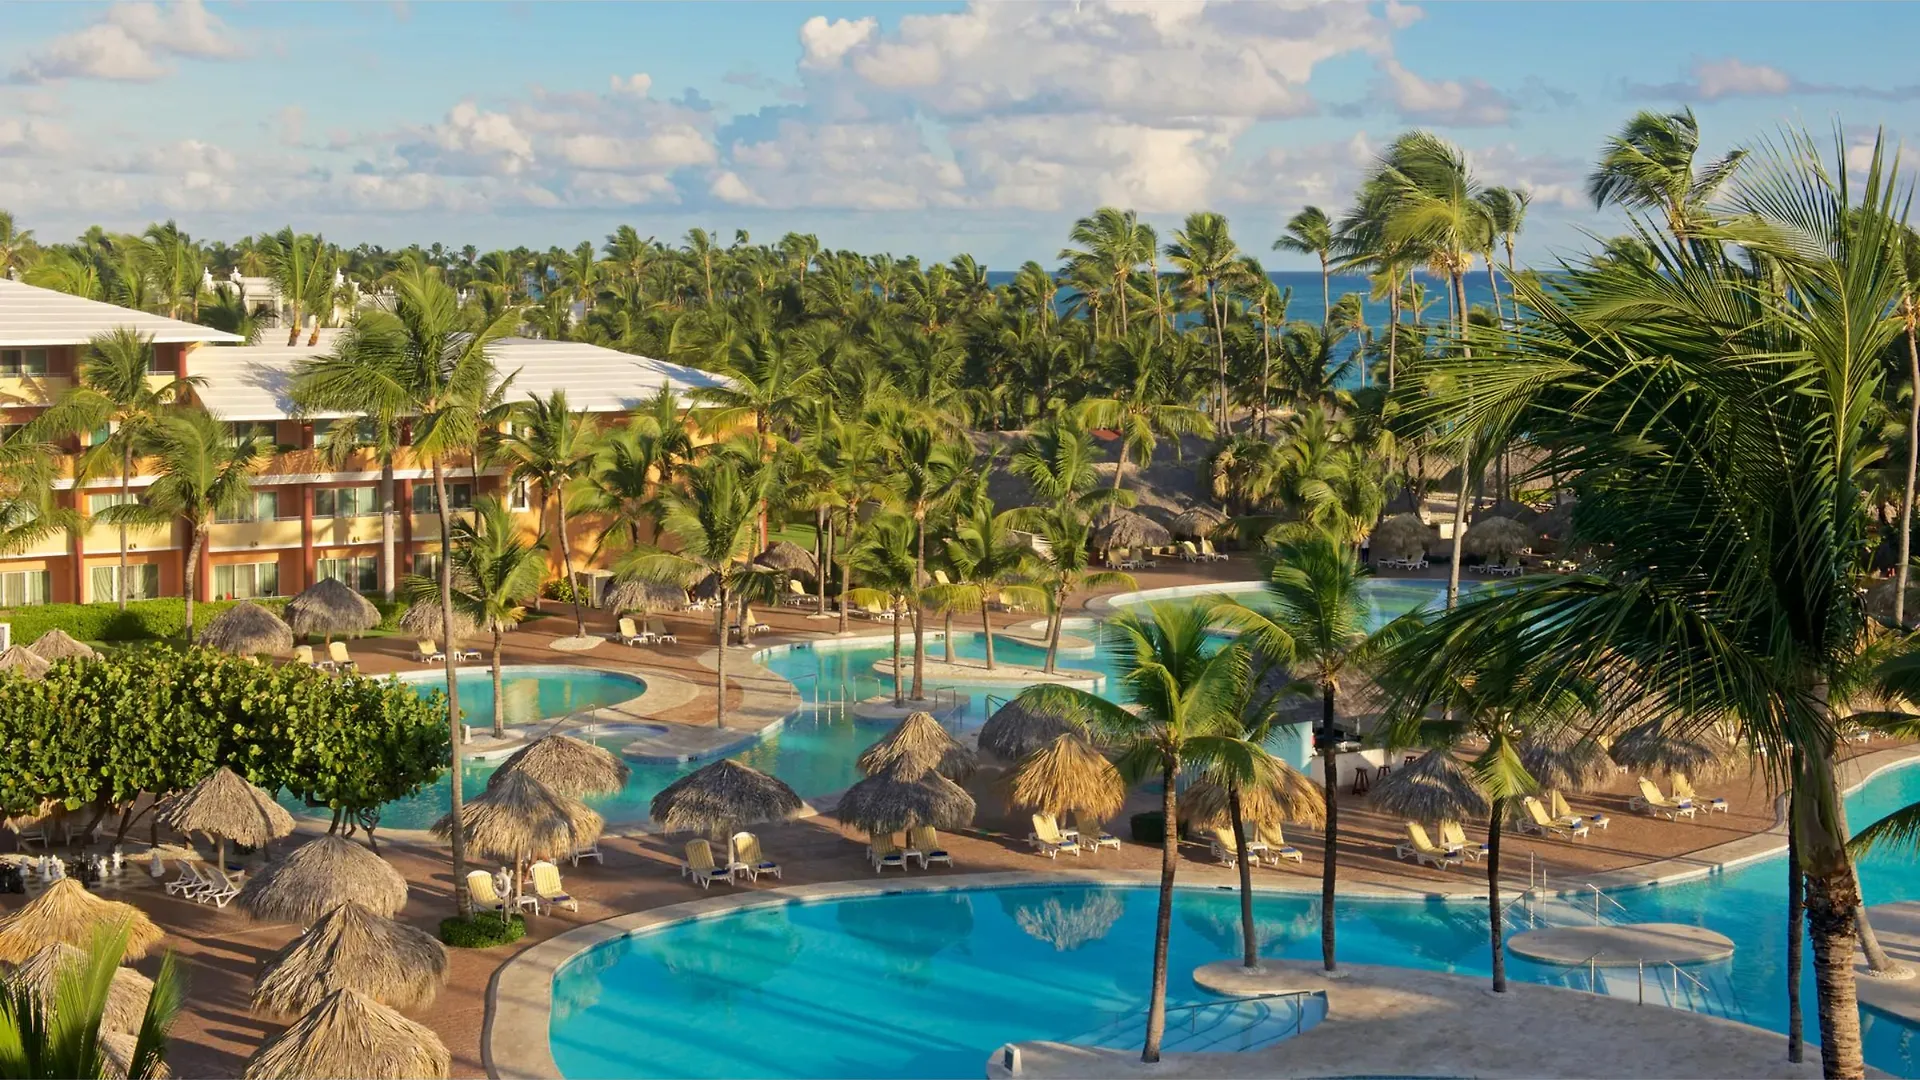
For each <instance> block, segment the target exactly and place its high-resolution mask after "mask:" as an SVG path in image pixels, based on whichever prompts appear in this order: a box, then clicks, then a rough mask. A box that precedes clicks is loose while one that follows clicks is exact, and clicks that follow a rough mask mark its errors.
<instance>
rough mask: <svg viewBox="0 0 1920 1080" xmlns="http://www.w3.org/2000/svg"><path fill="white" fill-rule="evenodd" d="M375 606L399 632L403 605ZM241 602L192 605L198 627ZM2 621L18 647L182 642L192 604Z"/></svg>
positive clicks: (74, 609) (69, 610)
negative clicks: (63, 640)
mask: <svg viewBox="0 0 1920 1080" xmlns="http://www.w3.org/2000/svg"><path fill="white" fill-rule="evenodd" d="M369 599H372V600H373V606H374V607H376V608H379V609H380V629H382V630H397V629H399V626H400V616H401V614H402V613H403V612H405V611H406V610H407V605H406V603H405V602H403V601H395V602H393V603H391V604H389V603H387V602H386V601H384V600H379V599H374V598H372V597H369ZM244 602H245V601H240V600H207V601H202V602H201V603H197V604H195V605H193V623H194V626H196V627H204V626H206V625H207V623H209V622H211V621H213V617H214V616H216V615H218V614H220V613H221V612H223V611H225V610H227V609H228V608H230V607H232V606H233V605H235V604H238V603H244ZM252 602H253V603H256V604H259V605H260V606H261V607H264V608H266V609H268V610H269V611H272V612H274V613H275V614H279V613H280V611H281V609H283V608H285V607H286V606H287V601H286V599H285V598H284V597H273V598H269V599H265V600H255V601H252ZM0 622H8V623H12V624H13V640H14V641H15V643H17V644H21V645H30V644H32V643H33V642H35V641H37V640H39V638H40V635H42V634H44V633H46V632H47V631H49V630H52V629H54V628H55V627H58V628H59V629H61V630H65V631H66V632H67V633H69V634H72V635H73V636H74V637H76V638H79V639H80V640H81V641H145V640H152V639H156V638H157V639H168V638H178V637H180V636H181V634H182V633H184V632H185V630H186V626H187V602H186V601H185V600H182V599H180V598H179V597H177V596H169V597H164V598H162V599H159V600H134V601H132V602H130V603H128V604H127V606H126V610H124V611H123V610H121V608H120V605H118V604H115V603H112V602H108V603H104V604H35V605H33V606H32V607H18V608H12V609H9V610H5V611H0Z"/></svg>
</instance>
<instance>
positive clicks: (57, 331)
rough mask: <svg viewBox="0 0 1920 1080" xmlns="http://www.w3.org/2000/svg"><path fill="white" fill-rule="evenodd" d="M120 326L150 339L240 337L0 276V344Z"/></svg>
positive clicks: (42, 341) (52, 340)
mask: <svg viewBox="0 0 1920 1080" xmlns="http://www.w3.org/2000/svg"><path fill="white" fill-rule="evenodd" d="M122 327H125V328H126V329H129V330H137V331H139V332H140V333H142V334H146V335H148V336H150V337H152V338H153V340H154V341H156V342H182V341H231V342H237V341H240V340H242V339H241V338H240V337H238V336H236V335H234V334H229V333H226V332H225V331H222V330H215V329H214V328H212V327H210V326H199V325H197V324H195V323H190V322H182V321H181V320H179V319H169V318H167V317H166V316H165V315H153V314H150V313H148V312H145V311H135V310H133V309H132V308H123V307H120V306H118V305H116V304H103V303H101V302H100V301H98V300H88V299H85V298H84V297H79V296H70V295H68V294H67V293H63V292H56V291H55V290H53V289H42V288H39V287H38V286H34V285H28V284H27V283H26V282H24V281H14V280H12V279H10V278H4V277H0V346H8V347H14V346H20V345H85V344H86V343H87V342H89V341H92V340H93V338H94V336H95V335H97V334H104V333H107V332H109V331H113V330H118V329H121V328H122Z"/></svg>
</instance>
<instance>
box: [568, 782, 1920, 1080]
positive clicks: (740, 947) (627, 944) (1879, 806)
mask: <svg viewBox="0 0 1920 1080" xmlns="http://www.w3.org/2000/svg"><path fill="white" fill-rule="evenodd" d="M1915 800H1920V766H1907V767H1904V768H1901V769H1897V770H1892V771H1889V772H1885V773H1882V774H1880V775H1879V776H1878V777H1876V778H1875V779H1874V780H1873V781H1872V782H1871V783H1870V784H1869V785H1868V786H1867V787H1865V788H1863V789H1862V790H1861V791H1859V792H1856V793H1855V794H1854V795H1853V796H1852V797H1851V798H1850V799H1849V800H1848V807H1847V810H1848V815H1849V819H1850V820H1851V821H1853V822H1855V823H1856V824H1864V823H1865V822H1869V821H1872V820H1874V819H1875V818H1877V817H1879V816H1880V815H1882V814H1883V813H1885V812H1887V811H1888V810H1891V809H1893V808H1895V807H1897V806H1901V805H1904V804H1906V803H1908V802H1912V801H1915ZM1914 869H1915V868H1914V864H1913V861H1912V860H1911V859H1910V858H1907V857H1903V856H1893V855H1874V856H1870V857H1869V858H1868V859H1867V860H1865V862H1864V864H1863V865H1862V869H1861V875H1862V885H1863V888H1864V890H1865V893H1866V896H1867V898H1868V900H1869V902H1870V903H1885V902H1889V901H1893V900H1903V899H1913V898H1917V897H1920V875H1916V874H1915V873H1914ZM1784 876H1785V863H1784V859H1779V858H1776V859H1768V860H1763V861H1761V862H1757V863H1753V864H1750V865H1748V866H1745V867H1742V868H1739V869H1735V870H1731V871H1728V872H1725V873H1721V874H1718V875H1716V876H1713V877H1708V878H1701V879H1698V880H1695V881H1691V882H1686V883H1681V884H1676V885H1668V886H1662V887H1650V888H1643V889H1633V890H1624V891H1621V892H1619V893H1616V894H1614V895H1616V896H1617V898H1618V899H1619V900H1620V901H1621V902H1622V903H1624V904H1625V905H1626V906H1627V908H1628V910H1629V912H1630V915H1629V916H1628V917H1630V918H1631V919H1633V920H1635V921H1641V920H1665V921H1672V922H1680V923H1688V924H1694V925H1702V926H1707V927H1711V928H1712V929H1715V930H1718V931H1720V932H1721V933H1724V934H1726V935H1728V936H1729V937H1731V938H1733V940H1734V942H1735V952H1734V955H1733V957H1732V958H1731V959H1730V960H1727V961H1722V962H1719V963H1714V964H1706V965H1700V966H1697V967H1694V968H1691V969H1689V970H1690V971H1691V972H1692V973H1693V974H1694V975H1695V977H1697V978H1699V979H1700V980H1701V981H1702V982H1703V983H1705V984H1706V989H1705V990H1700V989H1697V988H1695V987H1694V986H1693V984H1691V983H1688V982H1685V981H1683V982H1682V991H1681V993H1680V994H1679V995H1678V996H1677V997H1674V998H1673V1002H1672V1003H1673V1004H1676V1005H1679V1006H1682V1007H1687V1008H1694V1009H1698V1010H1700V1011H1704V1012H1710V1013H1713V1014H1715V1015H1720V1016H1726V1017H1730V1018H1732V1019H1736V1020H1741V1021H1744V1022H1746V1023H1751V1024H1757V1025H1760V1026H1762V1027H1767V1028H1771V1029H1774V1030H1785V1024H1786V991H1785V988H1784V986H1783V985H1782V984H1781V979H1780V976H1779V972H1781V971H1782V970H1783V969H1784V964H1785V961H1784V946H1785V932H1784V922H1785V917H1786V912H1785V906H1786V905H1785V888H1784ZM1237 905H1238V901H1237V897H1236V894H1234V893H1233V892H1232V891H1230V890H1228V891H1220V890H1214V889H1187V890H1182V891H1181V892H1180V893H1178V895H1177V899H1176V904H1175V911H1174V918H1173V936H1172V956H1171V965H1172V966H1171V969H1170V970H1171V972H1172V977H1171V978H1170V980H1169V996H1170V998H1171V1000H1172V1001H1173V1002H1175V1003H1176V1004H1178V1003H1191V1002H1197V1001H1201V1000H1204V995H1202V994H1201V993H1200V992H1199V991H1197V990H1196V989H1195V988H1194V987H1193V985H1192V983H1191V981H1190V980H1189V979H1188V978H1187V977H1186V973H1187V972H1189V971H1191V970H1192V969H1193V968H1194V967H1196V966H1198V965H1200V964H1202V963H1206V962H1208V961H1211V960H1216V959H1220V958H1222V957H1226V956H1232V955H1236V954H1237V952H1238V949H1239V923H1238V906H1237ZM1154 909H1155V894H1154V891H1153V890H1152V889H1150V888H1102V887H1097V886H1049V887H1034V888H1018V889H969V890H956V891H952V892H944V893H898V894H894V895H883V896H875V897H866V898H860V899H853V900H842V901H830V902H822V903H811V904H807V903H789V904H783V905H778V906H773V907H767V908H761V909H756V910H751V911H745V912H741V913H737V914H732V915H725V916H720V917H717V918H708V919H701V920H697V921H693V922H686V923H681V924H677V925H674V926H669V927H667V928H665V929H663V930H660V931H657V932H654V933H651V934H643V935H637V936H634V937H629V938H623V939H619V940H615V941H611V942H607V943H605V944H603V945H601V946H597V947H595V948H593V949H591V950H589V951H587V952H585V953H583V954H581V955H580V956H579V957H577V958H575V960H574V961H573V962H571V963H570V964H568V965H567V966H566V967H564V968H562V969H561V971H560V972H559V973H558V974H557V975H556V976H555V978H554V986H553V998H554V1009H553V1016H552V1021H551V1028H550V1038H551V1041H552V1047H553V1053H554V1058H555V1061H556V1062H557V1063H558V1065H559V1067H560V1071H561V1073H562V1074H563V1075H565V1076H567V1077H570V1078H572V1080H584V1078H589V1077H630V1076H647V1077H710V1076H748V1077H780V1076H796V1077H806V1076H846V1077H870V1076H919V1077H977V1076H979V1075H980V1070H981V1067H982V1064H983V1063H984V1062H985V1060H986V1058H987V1056H988V1055H989V1054H991V1053H992V1052H993V1051H994V1049H995V1048H997V1047H998V1046H1000V1045H1001V1044H1003V1043H1006V1042H1009V1041H1016V1040H1022V1039H1041V1038H1046V1039H1068V1040H1072V1039H1075V1038H1076V1037H1077V1036H1084V1035H1088V1034H1092V1033H1095V1032H1098V1031H1100V1030H1102V1029H1106V1028H1111V1026H1112V1025H1114V1024H1115V1023H1116V1022H1120V1021H1124V1020H1126V1019H1128V1018H1130V1017H1133V1016H1136V1015H1137V1014H1138V1013H1140V1012H1141V1011H1142V1010H1144V1008H1145V1006H1146V998H1147V981H1148V976H1149V966H1150V964H1151V960H1152V955H1151V954H1152V940H1153V938H1152V934H1153V919H1154ZM1255 916H1256V920H1257V922H1258V926H1259V932H1260V935H1261V938H1262V941H1263V945H1262V952H1263V953H1265V954H1266V955H1269V956H1280V957H1288V958H1293V959H1303V960H1304V959H1314V958H1317V957H1318V956H1319V949H1320V942H1319V926H1320V921H1319V901H1318V899H1317V898H1312V897H1279V896H1262V897H1259V898H1258V899H1257V900H1256V901H1255ZM1337 918H1338V933H1339V950H1340V957H1341V959H1342V960H1344V961H1346V962H1349V963H1361V964H1368V963H1371V964H1397V965H1402V966H1407V967H1415V968H1423V969H1428V970H1436V971H1447V972H1454V973H1458V974H1463V975H1482V976H1484V975H1485V974H1486V972H1487V970H1488V958H1487V946H1486V926H1487V923H1486V910H1485V906H1484V903H1483V902H1480V903H1477V902H1472V901H1464V902H1443V901H1429V902H1396V901H1384V900H1343V901H1341V903H1340V905H1339V911H1338V916H1337ZM1507 970H1508V975H1509V977H1510V978H1513V979H1516V980H1528V981H1534V982H1541V983H1549V984H1554V985H1562V986H1572V987H1577V988H1580V989H1587V988H1588V986H1587V973H1586V972H1585V971H1584V970H1578V969H1568V968H1562V967H1552V966H1546V965H1538V964H1533V963H1529V962H1527V961H1525V960H1522V959H1519V958H1517V957H1512V956H1509V957H1508V960H1507ZM1600 983H1601V985H1600V987H1599V989H1601V990H1602V991H1605V992H1610V993H1614V994H1620V995H1626V996H1632V995H1633V994H1634V993H1635V980H1634V974H1633V973H1632V972H1622V973H1618V974H1612V975H1610V974H1607V973H1602V974H1601V976H1600ZM1802 993H1803V994H1804V995H1805V1001H1806V1002H1807V1009H1808V1031H1809V1035H1810V1036H1811V1035H1814V1034H1817V1033H1816V1032H1815V1031H1814V1021H1813V1018H1812V1016H1813V1008H1812V1002H1813V975H1812V963H1811V960H1810V959H1809V961H1808V964H1807V973H1806V979H1805V985H1804V986H1803V988H1802ZM1670 996H1672V992H1671V990H1670V989H1669V988H1667V987H1666V986H1665V984H1660V985H1656V986H1652V987H1650V989H1649V991H1648V999H1649V1001H1650V1002H1659V1003H1666V1002H1667V1000H1668V998H1669V997H1670ZM1865 1038H1866V1055H1867V1061H1868V1063H1869V1064H1871V1065H1874V1066H1876V1067H1878V1068H1880V1069H1883V1070H1885V1071H1887V1072H1889V1073H1891V1074H1893V1075H1895V1076H1901V1077H1920V1046H1916V1045H1915V1042H1916V1033H1915V1032H1914V1031H1913V1030H1911V1029H1909V1028H1906V1027H1903V1026H1901V1025H1899V1024H1897V1023H1894V1022H1893V1021H1891V1020H1889V1019H1887V1018H1884V1017H1880V1016H1877V1015H1874V1014H1872V1013H1871V1012H1869V1013H1868V1015H1867V1017H1866V1022H1865Z"/></svg>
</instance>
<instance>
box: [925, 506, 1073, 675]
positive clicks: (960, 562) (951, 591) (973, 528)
mask: <svg viewBox="0 0 1920 1080" xmlns="http://www.w3.org/2000/svg"><path fill="white" fill-rule="evenodd" d="M1011 513H1012V512H1011V511H1009V512H1008V513H1006V514H1002V513H996V512H995V510H994V505H993V500H992V499H989V498H986V497H985V496H984V495H982V496H981V498H980V499H979V500H977V501H976V502H974V504H973V505H972V506H971V507H970V508H969V510H968V512H967V515H966V516H965V517H964V518H962V519H961V520H960V522H959V526H958V527H957V528H956V529H955V530H954V534H953V535H952V536H950V537H948V538H947V561H948V562H949V563H951V564H952V565H953V568H954V570H955V572H956V573H958V574H959V580H957V581H955V582H954V583H952V584H950V585H935V586H933V587H932V588H930V589H928V590H927V598H928V599H930V600H932V601H933V602H934V603H936V604H939V605H940V606H941V607H943V608H946V609H948V610H956V611H978V612H979V613H980V636H981V640H982V641H984V642H985V643H986V648H987V670H988V671H992V670H993V620H992V619H991V618H990V617H989V615H988V613H989V612H990V611H991V610H992V607H993V604H994V602H995V601H1000V602H1002V603H1008V602H1015V603H1018V602H1028V603H1045V602H1046V597H1045V596H1043V595H1042V594H1041V591H1040V590H1039V589H1037V588H1035V587H1034V586H1033V585H1032V584H1031V582H1032V581H1033V577H1034V573H1035V568H1036V564H1037V563H1038V562H1039V556H1038V555H1036V554H1035V552H1034V550H1033V548H1032V547H1030V546H1028V545H1027V544H1025V543H1023V542H1022V541H1021V540H1020V539H1019V538H1018V537H1016V536H1014V535H1013V525H1012V518H1011V517H1010V514H1011Z"/></svg>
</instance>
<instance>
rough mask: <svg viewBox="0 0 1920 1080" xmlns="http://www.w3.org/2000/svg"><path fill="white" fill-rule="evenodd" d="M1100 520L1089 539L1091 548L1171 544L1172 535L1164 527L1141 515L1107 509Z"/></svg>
mask: <svg viewBox="0 0 1920 1080" xmlns="http://www.w3.org/2000/svg"><path fill="white" fill-rule="evenodd" d="M1101 518H1102V520H1101V521H1100V524H1099V525H1097V526H1096V527H1095V528H1094V530H1093V534H1092V536H1091V537H1090V538H1089V539H1090V540H1091V542H1092V544H1093V546H1094V547H1096V548H1098V549H1100V550H1103V551H1104V550H1106V549H1108V548H1116V547H1128V548H1130V547H1159V546H1161V545H1163V544H1171V543H1173V534H1172V533H1170V532H1168V531H1167V528H1166V526H1164V525H1162V524H1160V523H1159V522H1157V521H1155V520H1153V519H1152V518H1150V517H1147V516H1145V515H1143V514H1136V513H1134V512H1133V511H1131V510H1118V509H1112V508H1109V509H1108V510H1106V511H1103V512H1102V514H1101Z"/></svg>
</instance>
